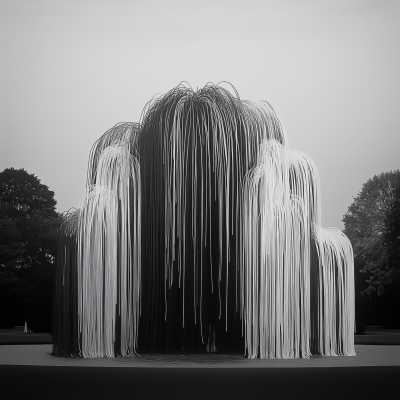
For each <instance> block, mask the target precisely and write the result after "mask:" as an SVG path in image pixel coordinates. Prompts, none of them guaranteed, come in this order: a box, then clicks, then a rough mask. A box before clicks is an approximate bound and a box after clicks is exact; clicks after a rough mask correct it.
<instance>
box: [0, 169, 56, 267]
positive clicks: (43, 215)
mask: <svg viewBox="0 0 400 400" xmlns="http://www.w3.org/2000/svg"><path fill="white" fill-rule="evenodd" d="M55 206H56V200H55V199H54V192H53V191H51V190H49V188H48V187H47V186H46V185H43V184H42V183H40V179H38V178H37V177H36V176H35V175H34V174H29V173H28V172H26V171H25V170H24V169H18V170H17V169H14V168H7V169H5V170H4V171H3V172H1V173H0V228H1V231H0V232H1V233H0V235H1V239H2V240H1V243H2V244H1V246H0V265H2V266H9V267H13V268H20V267H31V266H33V265H36V266H38V265H43V264H44V263H53V261H54V256H55V245H56V242H55V237H56V232H57V228H58V226H59V216H58V214H57V212H56V210H55Z"/></svg>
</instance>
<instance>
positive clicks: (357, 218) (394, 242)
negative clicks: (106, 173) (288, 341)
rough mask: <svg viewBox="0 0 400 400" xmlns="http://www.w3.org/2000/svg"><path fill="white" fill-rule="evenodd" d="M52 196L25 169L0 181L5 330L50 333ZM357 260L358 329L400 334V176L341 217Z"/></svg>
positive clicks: (367, 187)
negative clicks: (374, 328)
mask: <svg viewBox="0 0 400 400" xmlns="http://www.w3.org/2000/svg"><path fill="white" fill-rule="evenodd" d="M55 207H56V200H55V199H54V192H53V191H51V190H49V188H48V187H47V186H46V185H44V184H42V183H41V182H40V179H38V178H37V177H36V176H35V175H34V174H29V173H28V172H27V171H25V170H24V169H18V170H17V169H13V168H7V169H5V170H4V171H3V172H1V173H0V328H12V327H13V326H15V325H23V324H24V323H25V321H27V323H28V325H29V327H30V328H31V329H32V330H33V331H35V332H39V331H41V332H50V331H51V307H52V289H53V279H54V262H55V257H56V248H57V237H58V228H59V226H60V223H61V215H60V214H58V213H57V212H56V210H55ZM343 222H344V225H345V229H344V232H345V233H346V235H347V236H348V237H349V239H350V240H351V242H352V245H353V250H354V257H355V283H356V321H357V331H358V333H361V332H362V331H363V329H364V326H365V325H383V326H384V327H386V328H400V171H399V170H396V171H390V172H384V173H381V174H380V175H376V176H374V177H373V178H371V179H369V180H368V181H367V182H366V183H365V184H364V185H363V187H362V189H361V191H360V193H359V194H358V195H357V196H356V197H355V198H354V201H353V203H352V204H351V205H350V207H349V208H348V211H347V212H346V214H345V215H344V217H343Z"/></svg>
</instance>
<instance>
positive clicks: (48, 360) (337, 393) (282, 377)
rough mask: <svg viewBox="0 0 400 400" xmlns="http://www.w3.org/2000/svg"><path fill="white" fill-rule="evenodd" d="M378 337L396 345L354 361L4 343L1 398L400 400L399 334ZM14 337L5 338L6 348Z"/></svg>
mask: <svg viewBox="0 0 400 400" xmlns="http://www.w3.org/2000/svg"><path fill="white" fill-rule="evenodd" d="M372 333H373V334H372V335H370V336H382V337H386V336H388V335H389V336H392V338H391V341H390V342H391V343H392V344H391V345H390V344H389V345H388V344H387V345H383V344H380V345H366V344H359V345H356V353H357V355H356V356H354V357H313V358H311V359H309V360H305V359H300V360H299V359H298V360H248V359H246V358H244V357H243V356H241V355H229V356H228V355H191V356H159V355H148V356H142V357H137V358H117V359H81V358H58V357H53V356H51V355H50V352H51V344H30V345H29V344H14V345H11V344H2V345H0V377H1V378H0V381H1V387H2V390H3V393H6V392H8V393H10V394H11V395H13V397H15V398H22V396H28V397H29V398H41V399H47V398H49V399H50V398H52V399H54V398H56V399H57V400H59V399H71V398H74V399H75V398H76V399H80V398H82V399H83V398H84V399H86V400H87V399H91V398H104V397H117V396H120V395H124V396H129V397H130V398H132V399H135V400H136V399H158V398H160V399H161V398H162V399H207V400H208V399H233V398H240V399H247V398H249V399H252V398H265V399H273V398H280V399H284V398H288V397H289V396H290V397H293V396H295V399H296V400H297V399H302V398H304V399H305V398H307V399H314V398H315V399H317V398H318V399H321V398H323V399H324V400H325V399H336V400H337V399H350V398H351V399H358V398H362V399H380V398H383V397H384V396H385V397H386V396H387V397H388V398H394V399H395V398H400V345H396V344H395V343H396V341H397V339H398V336H400V332H399V331H391V332H386V333H385V332H380V333H376V332H372ZM16 334H17V332H14V333H13V334H12V332H8V333H7V332H4V331H0V343H4V342H5V341H7V340H9V338H10V335H11V336H13V335H14V337H15V336H16ZM21 335H23V337H25V340H29V341H30V342H32V341H33V338H35V340H44V338H46V337H47V340H49V335H48V334H47V336H40V335H41V334H32V333H31V334H23V333H22V332H20V333H18V335H17V336H19V339H18V340H22V338H21V337H20V336H21ZM32 335H36V336H32ZM363 336H365V337H367V336H368V335H363ZM2 338H3V340H2ZM5 338H8V339H6V340H4V339H5ZM29 338H30V339H29ZM50 338H51V336H50ZM372 339H373V340H372V342H375V341H376V339H375V338H372ZM18 340H17V341H15V340H14V341H12V342H13V343H21V342H18ZM384 341H386V342H388V341H389V340H388V339H384ZM8 342H9V341H8ZM356 342H357V340H356ZM39 343H41V342H39Z"/></svg>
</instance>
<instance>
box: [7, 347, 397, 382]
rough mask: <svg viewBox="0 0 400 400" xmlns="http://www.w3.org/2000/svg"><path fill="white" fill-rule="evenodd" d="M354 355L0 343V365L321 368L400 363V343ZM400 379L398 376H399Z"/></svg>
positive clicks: (369, 349) (366, 348)
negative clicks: (83, 353)
mask: <svg viewBox="0 0 400 400" xmlns="http://www.w3.org/2000/svg"><path fill="white" fill-rule="evenodd" d="M355 348H356V353H357V355H356V356H354V357H321V356H318V357H313V358H310V359H308V360H307V359H296V360H259V359H256V360H249V359H247V358H244V357H242V356H240V355H193V356H158V355H153V356H148V355H147V356H142V357H137V358H122V357H121V358H108V359H105V358H101V359H83V358H60V357H54V356H51V355H50V353H51V349H52V346H51V345H48V344H47V345H46V344H36V345H1V346H0V365H36V366H39V365H40V366H59V367H131V368H320V367H324V368H326V367H366V366H400V346H396V345H393V346H383V345H380V346H375V345H356V346H355ZM399 379H400V378H399Z"/></svg>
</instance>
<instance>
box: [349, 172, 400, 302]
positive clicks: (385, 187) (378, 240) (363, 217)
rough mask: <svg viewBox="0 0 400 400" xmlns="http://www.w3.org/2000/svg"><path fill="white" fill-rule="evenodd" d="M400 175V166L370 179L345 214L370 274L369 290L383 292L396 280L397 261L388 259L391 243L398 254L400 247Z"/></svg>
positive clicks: (357, 252) (357, 255)
mask: <svg viewBox="0 0 400 400" xmlns="http://www.w3.org/2000/svg"><path fill="white" fill-rule="evenodd" d="M399 179H400V171H399V170H396V171H390V172H383V173H381V174H379V175H375V176H374V177H373V178H372V179H369V180H368V181H367V182H366V183H365V184H364V185H363V187H362V189H361V192H360V193H359V194H358V196H357V197H355V198H354V201H353V203H352V204H351V205H350V207H349V208H348V210H347V213H346V214H345V215H344V217H343V222H344V225H345V233H346V235H347V236H348V237H349V239H350V240H351V242H352V245H353V250H354V256H355V258H357V259H358V260H360V261H362V264H363V268H362V272H364V273H368V274H369V279H368V280H367V282H368V287H367V288H366V290H365V292H366V293H368V294H372V293H374V292H376V293H377V294H378V295H382V294H383V293H384V292H385V288H388V287H389V286H390V285H393V284H394V283H395V280H394V276H395V274H394V273H393V265H394V264H393V262H392V264H390V263H389V259H388V256H389V247H388V243H389V242H390V243H391V244H390V246H391V249H392V250H391V252H392V253H393V254H395V253H396V251H397V254H398V248H399V247H397V250H395V247H396V246H398V244H399V242H398V241H397V240H399V239H394V235H395V232H397V230H396V229H398V225H397V227H396V226H395V224H394V222H393V216H396V215H397V213H400V211H399V210H398V209H397V208H396V207H398V206H396V204H397V203H396V196H398V194H397V192H398V190H399V189H398V187H399ZM393 224H394V225H393ZM389 227H391V228H389ZM388 229H389V231H390V232H391V233H390V234H389V233H388V232H389V231H388ZM399 236H400V235H399ZM399 283H400V282H399Z"/></svg>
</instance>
